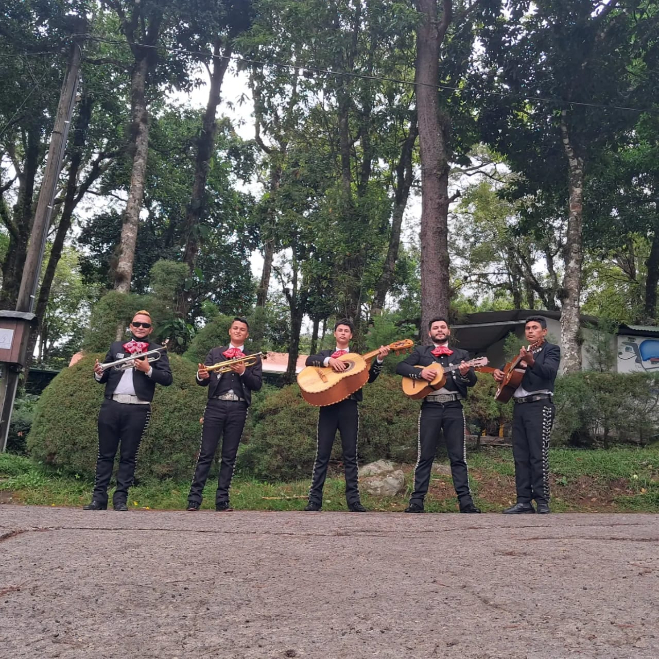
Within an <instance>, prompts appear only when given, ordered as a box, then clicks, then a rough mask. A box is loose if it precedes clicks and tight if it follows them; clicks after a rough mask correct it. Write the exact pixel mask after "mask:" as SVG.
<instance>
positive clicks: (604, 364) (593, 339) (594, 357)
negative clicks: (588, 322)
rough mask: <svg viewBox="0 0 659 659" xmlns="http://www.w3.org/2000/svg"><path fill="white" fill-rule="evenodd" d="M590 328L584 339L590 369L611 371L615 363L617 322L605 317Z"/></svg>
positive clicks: (601, 371)
mask: <svg viewBox="0 0 659 659" xmlns="http://www.w3.org/2000/svg"><path fill="white" fill-rule="evenodd" d="M590 329H591V336H590V339H589V340H588V341H586V345H585V347H586V353H587V354H588V357H589V359H590V366H591V369H592V370H594V371H599V372H600V373H606V372H609V371H612V370H613V369H614V368H615V365H616V358H617V353H618V351H617V349H616V347H615V346H616V332H617V329H618V323H616V322H614V321H611V320H607V319H605V318H602V319H600V321H599V322H598V323H597V325H595V326H594V327H592V328H590Z"/></svg>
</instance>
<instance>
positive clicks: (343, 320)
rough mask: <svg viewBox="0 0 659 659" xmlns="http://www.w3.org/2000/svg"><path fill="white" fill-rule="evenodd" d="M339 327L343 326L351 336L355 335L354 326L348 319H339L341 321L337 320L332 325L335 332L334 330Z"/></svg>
mask: <svg viewBox="0 0 659 659" xmlns="http://www.w3.org/2000/svg"><path fill="white" fill-rule="evenodd" d="M339 325H345V326H346V327H349V328H350V332H351V333H352V334H354V333H355V326H354V325H353V324H352V320H350V318H341V320H337V321H336V323H334V331H335V332H336V328H337V327H338V326H339Z"/></svg>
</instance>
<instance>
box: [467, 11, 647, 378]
mask: <svg viewBox="0 0 659 659" xmlns="http://www.w3.org/2000/svg"><path fill="white" fill-rule="evenodd" d="M507 10H508V12H507V14H506V18H505V19H504V20H501V21H499V22H497V23H495V24H492V25H490V26H488V27H487V28H486V29H484V30H483V34H482V38H483V43H484V45H485V56H484V58H483V63H484V68H485V70H486V75H485V76H483V70H482V69H481V70H479V72H478V74H477V75H478V79H479V80H480V81H481V82H480V83H478V82H477V80H476V78H474V84H483V81H486V82H487V81H491V80H496V81H497V82H498V83H499V86H498V87H497V92H503V93H502V95H489V96H486V97H484V98H483V105H484V106H485V107H484V110H483V112H482V113H481V125H482V127H483V128H484V137H485V140H486V141H488V142H489V143H490V144H492V145H493V146H494V147H495V148H496V149H497V150H499V151H500V152H501V153H503V154H504V155H505V156H506V158H507V159H508V161H509V162H510V164H511V165H512V167H513V169H514V170H515V171H518V172H523V173H524V175H525V177H526V179H527V185H526V193H531V194H534V193H535V192H536V191H537V190H541V191H542V192H543V193H549V194H550V196H551V197H553V198H555V199H562V200H563V204H564V208H565V209H566V212H565V215H566V216H567V220H566V231H565V245H564V249H563V261H564V276H563V283H562V291H561V305H562V309H561V334H562V340H561V344H562V349H563V369H564V371H565V372H568V373H570V372H574V371H577V370H580V368H581V347H580V343H581V341H580V318H579V316H580V297H581V288H582V264H583V221H584V189H585V186H586V180H587V171H588V167H589V166H590V165H591V164H592V163H595V162H596V161H597V159H598V157H599V155H600V154H601V152H602V150H603V149H604V148H605V147H606V146H607V145H610V144H613V143H615V142H616V140H618V139H619V137H620V136H621V135H622V134H624V131H625V130H626V129H628V128H630V127H631V125H632V121H633V118H634V115H633V113H629V112H626V111H624V109H621V107H619V106H625V105H627V104H629V103H630V99H632V98H635V97H637V96H636V94H637V93H638V91H639V90H640V88H641V87H643V85H638V84H637V83H636V82H635V81H634V79H633V78H632V77H631V76H630V75H629V71H628V68H629V67H630V65H631V63H632V62H633V61H634V59H635V57H638V56H639V54H640V53H639V48H642V47H643V46H642V45H641V43H640V41H639V40H638V39H636V38H635V35H637V34H639V29H640V28H639V24H642V23H644V22H646V21H653V20H654V18H653V17H652V10H651V9H650V8H649V5H648V3H644V2H637V1H636V0H628V1H624V0H620V1H618V0H609V2H600V1H599V0H556V1H548V2H543V3H541V4H532V3H530V2H527V1H518V0H510V1H509V2H508V3H507ZM550 26H551V28H550ZM504 90H505V91H504ZM639 100H640V98H639ZM523 187H524V186H520V190H521V189H522V188H523Z"/></svg>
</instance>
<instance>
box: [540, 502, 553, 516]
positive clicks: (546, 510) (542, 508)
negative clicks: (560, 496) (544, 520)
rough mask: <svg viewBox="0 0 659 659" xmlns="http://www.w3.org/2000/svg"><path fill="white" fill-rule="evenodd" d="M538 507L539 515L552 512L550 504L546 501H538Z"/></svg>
mask: <svg viewBox="0 0 659 659" xmlns="http://www.w3.org/2000/svg"><path fill="white" fill-rule="evenodd" d="M536 507H537V513H538V514H539V515H548V514H549V513H550V512H551V510H549V504H548V503H545V502H544V501H542V502H536Z"/></svg>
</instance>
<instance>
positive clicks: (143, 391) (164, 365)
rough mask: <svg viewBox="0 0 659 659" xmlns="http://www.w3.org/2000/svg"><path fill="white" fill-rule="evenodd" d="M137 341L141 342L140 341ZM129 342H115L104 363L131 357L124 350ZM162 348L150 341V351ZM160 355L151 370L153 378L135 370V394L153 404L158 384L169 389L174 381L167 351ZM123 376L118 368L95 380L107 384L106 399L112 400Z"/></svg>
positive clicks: (152, 364)
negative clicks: (125, 344)
mask: <svg viewBox="0 0 659 659" xmlns="http://www.w3.org/2000/svg"><path fill="white" fill-rule="evenodd" d="M129 340H130V339H129ZM135 340H136V341H140V339H135ZM127 342H128V341H115V342H114V343H113V344H112V345H111V346H110V349H109V350H108V352H107V355H105V359H104V360H103V363H104V364H109V363H110V362H114V361H117V359H123V358H124V357H130V353H129V352H127V351H126V350H125V349H124V343H127ZM145 342H146V341H145ZM160 347H161V346H160V344H158V343H152V342H151V341H149V350H154V349H155V348H160ZM160 355H161V356H160V359H158V360H156V361H154V362H151V368H153V372H152V373H151V377H149V376H148V375H147V374H146V373H142V371H138V370H137V369H136V368H134V369H133V387H135V394H136V395H137V397H138V398H140V399H141V400H148V401H149V402H151V401H152V400H153V394H154V392H155V390H156V384H161V385H162V386H163V387H169V385H170V384H171V383H172V381H173V378H172V369H171V368H170V366H169V358H168V357H167V351H166V350H162V351H161V352H160ZM123 375H124V371H123V370H119V369H117V368H109V369H107V370H106V371H104V372H103V375H102V376H101V377H100V378H95V380H96V381H97V382H100V383H101V384H105V397H106V398H112V394H113V393H114V390H115V389H116V388H117V385H118V384H119V381H120V380H121V378H122V377H123Z"/></svg>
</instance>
